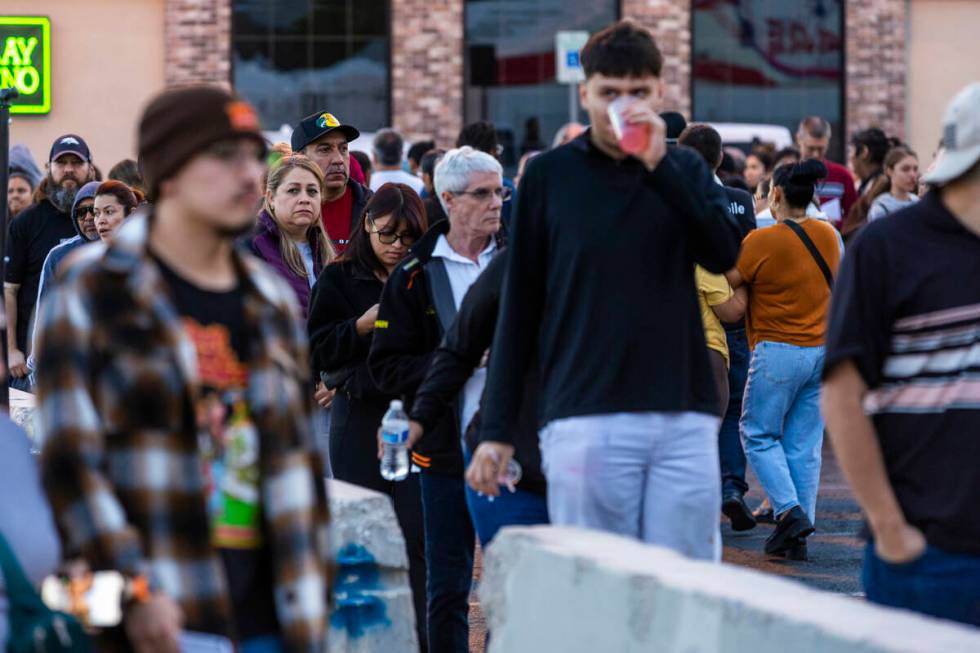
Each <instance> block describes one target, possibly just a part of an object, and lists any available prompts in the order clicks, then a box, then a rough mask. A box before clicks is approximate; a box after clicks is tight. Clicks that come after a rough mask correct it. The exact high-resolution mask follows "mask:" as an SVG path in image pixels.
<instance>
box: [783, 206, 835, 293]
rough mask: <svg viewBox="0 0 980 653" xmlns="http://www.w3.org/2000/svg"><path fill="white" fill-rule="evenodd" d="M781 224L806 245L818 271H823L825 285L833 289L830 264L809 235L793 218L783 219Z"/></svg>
mask: <svg viewBox="0 0 980 653" xmlns="http://www.w3.org/2000/svg"><path fill="white" fill-rule="evenodd" d="M783 224H784V225H786V226H787V227H789V228H790V229H792V230H793V233H794V234H796V235H797V236H798V237H799V238H800V240H802V241H803V245H804V246H805V247H806V249H807V251H808V252H810V256H812V257H813V260H814V261H816V262H817V267H819V268H820V271H821V272H823V278H824V279H826V280H827V287H829V288H830V290H831V291H833V290H834V275H832V274H831V273H830V266H828V265H827V261H825V260H824V258H823V255H822V254H821V253H820V250H819V249H817V246H816V245H814V244H813V241H812V240H810V237H809V236H807V235H806V232H805V231H804V230H803V227H801V226H800V225H798V224H796V222H794V221H793V220H783Z"/></svg>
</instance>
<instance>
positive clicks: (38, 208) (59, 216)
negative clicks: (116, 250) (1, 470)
mask: <svg viewBox="0 0 980 653" xmlns="http://www.w3.org/2000/svg"><path fill="white" fill-rule="evenodd" d="M94 174H95V168H94V167H93V165H92V154H91V153H90V152H89V149H88V145H86V143H85V141H84V140H83V139H82V137H81V136H77V135H75V134H65V135H64V136H62V137H60V138H58V139H57V140H55V142H54V144H53V145H52V146H51V154H50V156H49V157H48V176H47V177H46V178H45V179H44V180H43V181H42V182H41V185H40V186H39V187H38V190H37V192H36V193H35V195H34V197H35V200H36V201H37V203H36V204H34V205H33V206H30V207H28V208H26V209H24V210H23V211H22V212H21V213H20V214H19V215H18V216H17V219H16V220H14V221H13V222H11V223H10V230H9V232H8V234H9V235H8V237H7V269H6V278H5V279H4V284H3V287H4V299H5V306H6V309H7V347H8V352H7V362H8V364H9V368H8V369H9V370H10V376H11V377H12V379H17V378H21V377H24V376H26V375H27V373H28V369H27V359H26V355H27V354H28V353H29V352H28V345H29V342H28V341H29V337H28V336H29V334H30V322H31V318H32V314H33V312H34V305H35V302H36V301H37V290H38V286H39V285H40V282H41V269H42V267H43V266H44V259H46V258H47V256H48V252H50V251H51V250H52V249H54V248H55V247H56V246H57V245H60V244H61V243H63V242H65V241H67V240H70V239H72V238H74V237H75V236H76V235H77V234H76V231H75V224H74V222H73V221H72V218H71V215H70V212H71V208H72V204H74V202H75V195H76V193H78V189H80V188H81V187H82V186H83V185H84V184H85V183H86V182H89V181H92V179H93V178H94Z"/></svg>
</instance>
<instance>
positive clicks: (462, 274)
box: [432, 234, 497, 310]
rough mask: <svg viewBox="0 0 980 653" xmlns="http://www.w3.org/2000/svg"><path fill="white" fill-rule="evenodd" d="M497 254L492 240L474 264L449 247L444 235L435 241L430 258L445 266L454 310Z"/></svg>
mask: <svg viewBox="0 0 980 653" xmlns="http://www.w3.org/2000/svg"><path fill="white" fill-rule="evenodd" d="M496 253H497V242H496V240H494V239H493V238H491V239H490V244H489V245H487V246H486V248H485V249H484V250H483V251H482V252H480V255H479V256H478V257H477V260H476V262H473V261H471V260H470V259H468V258H466V257H465V256H463V255H462V254H459V253H458V252H456V250H454V249H453V248H452V247H451V246H450V245H449V241H448V240H447V239H446V235H445V234H443V235H441V236H439V240H437V241H436V246H435V249H433V250H432V258H436V257H438V258H441V259H442V262H443V265H445V266H446V274H448V275H449V285H451V286H452V288H453V301H454V302H455V303H456V310H459V305H460V304H462V303H463V296H464V295H465V294H466V291H467V290H469V289H470V286H472V285H473V282H474V281H476V278H477V277H478V276H480V273H481V272H483V271H484V270H486V269H487V266H488V265H490V261H492V260H493V257H494V255H495V254H496Z"/></svg>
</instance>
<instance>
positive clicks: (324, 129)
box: [290, 111, 361, 152]
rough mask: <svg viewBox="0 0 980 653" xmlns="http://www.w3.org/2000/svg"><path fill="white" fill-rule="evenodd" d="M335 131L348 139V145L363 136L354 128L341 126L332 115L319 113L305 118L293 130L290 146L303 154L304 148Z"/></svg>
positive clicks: (323, 112) (324, 112)
mask: <svg viewBox="0 0 980 653" xmlns="http://www.w3.org/2000/svg"><path fill="white" fill-rule="evenodd" d="M335 131H339V132H341V133H342V134H343V135H344V136H345V137H346V138H347V142H348V143H350V142H351V141H355V140H357V138H358V137H359V136H360V135H361V132H359V131H357V130H356V129H355V128H354V127H351V126H350V125H343V124H341V123H340V121H339V120H337V117H336V116H334V115H333V114H332V113H327V112H326V111H317V112H316V113H314V114H311V115H308V116H306V117H305V118H303V120H302V121H301V122H300V123H299V125H297V126H296V129H294V130H293V137H292V138H291V139H290V140H291V143H290V145H291V146H292V148H293V152H302V151H303V148H304V147H306V146H307V145H309V144H310V143H312V142H313V141H315V140H317V139H319V138H321V137H323V136H326V135H327V134H329V133H331V132H335Z"/></svg>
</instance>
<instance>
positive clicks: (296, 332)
mask: <svg viewBox="0 0 980 653" xmlns="http://www.w3.org/2000/svg"><path fill="white" fill-rule="evenodd" d="M151 221H152V215H149V214H142V215H136V216H133V217H132V218H130V219H129V220H128V221H127V222H126V224H124V225H123V226H122V228H121V229H120V231H119V232H118V234H117V237H116V239H115V241H114V242H113V243H112V244H111V245H109V246H105V245H103V244H92V245H88V246H86V247H84V248H81V249H80V250H78V252H77V255H76V257H75V258H74V260H73V261H71V262H69V263H68V264H67V265H65V266H63V268H62V277H63V278H62V279H61V280H60V281H59V284H58V286H57V288H56V289H55V291H54V292H53V293H52V295H51V296H50V298H49V299H48V300H46V302H45V305H44V306H43V307H41V309H40V310H39V316H38V320H39V328H38V334H39V340H38V351H39V356H38V368H39V372H40V374H39V386H38V388H37V397H38V413H39V418H40V426H41V429H42V431H41V432H42V434H43V437H44V447H43V453H42V462H41V465H42V478H43V482H44V487H45V490H46V492H47V494H48V497H49V499H50V501H51V504H52V507H53V509H54V513H55V516H56V520H57V522H58V527H59V530H60V531H61V534H62V538H63V540H64V541H65V545H66V548H67V550H69V551H72V552H76V553H79V554H81V555H82V556H83V557H84V558H86V559H87V560H88V561H89V563H90V564H92V565H93V566H94V567H95V568H97V569H115V570H118V571H122V572H124V573H132V574H135V573H144V574H146V575H147V576H148V578H149V579H150V582H151V586H154V587H155V588H157V589H159V590H160V591H162V592H164V593H166V594H167V595H169V596H170V597H172V598H173V599H175V600H176V601H177V602H178V604H179V605H180V607H181V608H182V609H183V612H184V617H185V628H187V629H188V630H199V631H205V632H213V633H220V634H225V635H228V636H232V637H234V633H233V630H232V625H231V619H230V602H229V597H228V595H227V589H226V587H227V585H226V578H225V572H224V568H223V565H222V563H221V560H220V556H219V555H218V554H217V552H216V551H215V549H213V548H212V546H211V543H210V533H209V525H210V521H209V517H208V512H207V507H206V497H205V482H204V477H203V472H202V467H201V463H200V460H199V457H198V449H197V446H198V445H197V428H196V419H195V416H194V406H195V397H196V395H197V393H198V392H199V384H198V378H197V364H196V352H195V348H194V345H193V344H192V343H191V341H190V339H189V337H188V336H187V334H186V333H185V331H184V328H183V326H182V323H181V321H180V316H179V315H178V314H177V312H176V310H175V308H174V306H173V303H172V301H171V300H170V299H169V297H170V295H169V292H168V288H167V287H166V285H165V283H164V281H163V279H162V276H161V273H160V270H159V267H158V265H157V264H156V263H155V262H154V260H153V259H152V258H151V257H150V255H149V254H148V251H147V236H148V233H149V225H150V223H151ZM235 263H236V266H237V267H238V269H239V272H240V274H241V275H242V278H243V279H244V280H245V283H244V284H243V285H244V289H245V290H244V292H245V298H244V305H245V316H246V321H247V323H248V327H249V328H248V331H249V334H250V336H249V337H250V342H249V351H250V360H249V364H248V367H249V384H248V388H247V390H246V392H247V399H248V404H249V407H250V411H251V415H252V418H253V421H254V422H255V425H256V428H257V429H258V431H259V447H260V470H261V474H262V482H261V494H262V510H263V518H264V532H265V541H266V546H267V550H268V553H269V555H271V556H272V558H273V562H272V568H273V573H274V579H275V587H274V597H275V603H276V609H277V616H278V619H279V624H280V626H281V632H282V637H283V641H284V643H285V645H286V648H287V650H289V651H295V652H301V651H302V652H313V651H320V650H322V648H323V644H324V641H325V628H326V620H327V562H326V561H327V555H328V549H327V533H326V526H327V521H328V514H327V506H326V489H325V486H324V483H323V475H322V473H321V464H320V460H319V457H318V456H317V455H316V454H315V453H313V452H314V449H313V447H312V444H311V443H312V438H311V433H310V414H311V413H310V411H311V407H312V406H311V399H312V392H310V389H309V388H308V387H306V385H305V384H306V383H307V380H308V378H309V371H308V369H309V368H308V365H307V351H306V349H307V346H306V333H305V329H304V328H303V325H302V323H301V322H300V321H299V318H298V311H297V309H296V306H295V300H294V299H293V293H292V291H291V290H290V288H289V287H288V286H287V285H286V284H285V282H284V281H282V280H280V279H279V278H278V277H276V276H275V275H274V274H273V273H272V272H271V270H269V269H267V268H266V267H265V266H264V265H263V264H262V263H260V262H259V261H258V260H257V259H255V258H253V257H251V256H249V255H246V254H241V253H236V254H235Z"/></svg>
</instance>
